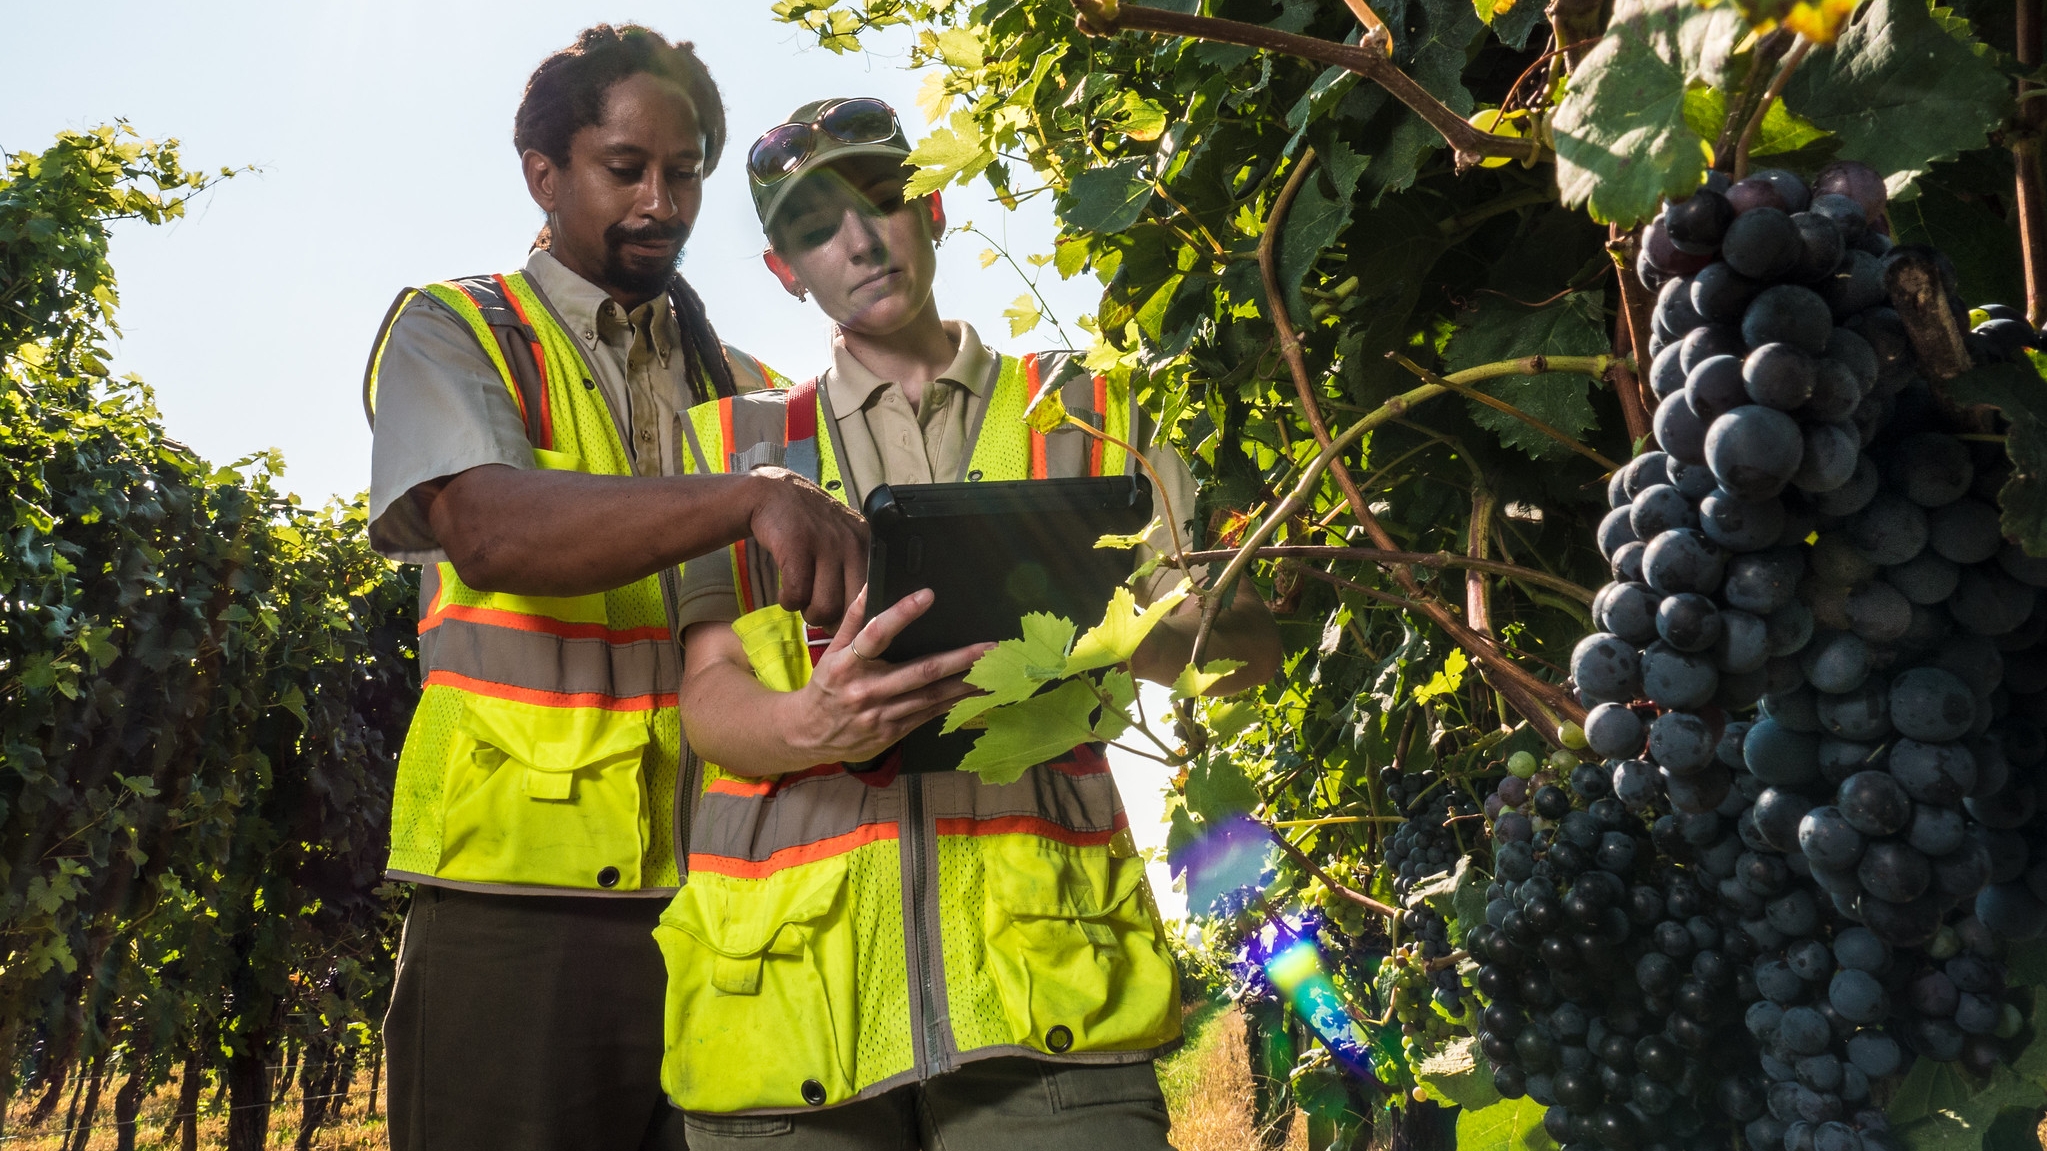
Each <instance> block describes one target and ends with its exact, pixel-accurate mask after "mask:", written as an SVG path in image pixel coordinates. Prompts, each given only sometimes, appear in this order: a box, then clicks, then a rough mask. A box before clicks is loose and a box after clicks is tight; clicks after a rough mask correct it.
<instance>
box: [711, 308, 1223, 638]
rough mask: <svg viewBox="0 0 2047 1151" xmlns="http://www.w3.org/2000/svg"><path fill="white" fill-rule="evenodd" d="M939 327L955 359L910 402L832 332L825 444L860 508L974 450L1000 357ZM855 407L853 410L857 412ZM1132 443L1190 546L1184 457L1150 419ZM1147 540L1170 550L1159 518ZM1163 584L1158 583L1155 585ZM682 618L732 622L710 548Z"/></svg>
mask: <svg viewBox="0 0 2047 1151" xmlns="http://www.w3.org/2000/svg"><path fill="white" fill-rule="evenodd" d="M945 332H946V334H947V335H948V336H951V337H952V338H953V341H954V343H955V344H956V345H957V346H958V348H959V350H958V351H957V352H955V353H954V354H953V358H952V363H951V365H949V366H948V367H947V368H946V369H945V371H944V372H942V373H941V374H940V375H939V377H938V378H937V379H935V380H933V381H932V382H931V383H930V384H929V385H927V386H926V387H925V388H924V395H923V398H922V400H921V402H919V403H918V404H917V406H916V407H914V408H913V407H911V405H910V401H909V399H908V397H906V396H904V395H903V390H902V388H901V387H899V386H897V385H896V384H895V383H894V382H893V381H890V380H884V379H882V378H880V377H879V376H877V375H875V374H874V373H873V372H872V371H870V370H869V369H868V367H867V365H865V364H863V363H861V362H860V361H859V360H856V359H854V358H853V355H852V353H851V352H848V351H847V350H846V345H845V342H844V341H843V340H841V339H839V338H837V337H834V338H833V340H832V366H831V368H830V369H829V370H827V371H826V372H825V374H824V377H823V379H822V380H821V381H820V386H821V387H823V388H824V389H825V393H826V396H827V397H828V398H829V399H830V400H831V405H832V411H833V413H834V414H835V415H836V416H837V417H838V422H837V424H836V425H835V435H836V437H837V438H836V439H834V441H833V443H832V447H833V448H834V449H835V450H836V451H837V452H838V454H839V466H840V468H841V469H842V470H843V471H844V473H845V475H846V479H847V481H848V485H849V496H850V502H851V503H852V504H853V505H854V506H855V507H858V506H859V505H860V502H861V500H863V499H864V498H865V497H866V495H867V493H868V492H870V491H873V490H874V488H875V487H877V486H878V485H880V484H885V483H887V484H929V483H954V482H957V481H960V480H963V479H965V478H966V476H965V474H964V472H965V468H966V465H967V461H968V460H970V459H971V458H972V457H973V452H974V445H973V442H972V439H971V437H972V434H973V429H975V428H978V427H979V426H980V422H981V415H982V413H983V412H985V411H986V410H987V407H988V399H989V397H990V396H991V395H992V394H993V393H994V391H995V383H996V380H997V379H998V378H999V377H1000V376H1001V373H1002V357H1001V356H1000V355H999V354H998V353H996V352H994V351H991V350H990V349H989V348H988V347H987V346H986V345H985V344H983V343H982V342H981V337H980V335H979V333H977V332H975V331H974V328H973V325H971V324H968V323H965V322H963V321H959V320H947V321H945ZM856 416H857V418H856ZM1132 434H1133V438H1132V442H1133V443H1140V444H1147V445H1148V446H1147V447H1146V448H1145V450H1144V458H1145V459H1146V460H1147V461H1149V462H1150V463H1151V466H1152V467H1153V469H1155V470H1156V471H1157V472H1158V474H1159V479H1160V480H1161V481H1162V487H1163V489H1164V490H1163V491H1161V492H1158V493H1154V497H1153V505H1152V506H1153V508H1154V510H1155V511H1156V512H1157V514H1158V515H1159V516H1160V517H1161V518H1163V517H1164V515H1165V510H1166V508H1167V506H1168V505H1170V506H1171V507H1172V508H1173V511H1174V514H1176V515H1177V516H1178V517H1179V518H1180V519H1181V521H1182V523H1181V525H1180V533H1181V538H1182V539H1185V540H1187V541H1188V546H1190V547H1192V546H1194V542H1193V541H1194V539H1195V537H1194V536H1193V535H1191V534H1189V533H1190V532H1191V531H1192V524H1191V521H1192V520H1193V519H1194V499H1195V486H1194V477H1193V475H1192V474H1191V473H1189V472H1188V470H1187V463H1186V461H1185V460H1182V459H1181V458H1180V455H1179V453H1177V452H1175V451H1174V450H1173V449H1172V447H1171V446H1169V445H1158V444H1150V438H1151V433H1150V430H1149V428H1148V427H1140V428H1133V429H1132ZM1151 545H1152V547H1150V548H1140V549H1138V562H1140V563H1141V562H1143V561H1144V560H1145V559H1147V558H1149V557H1150V555H1151V554H1152V548H1156V549H1157V550H1160V551H1170V550H1171V541H1170V537H1169V536H1168V534H1167V533H1166V531H1165V529H1164V528H1163V527H1161V528H1160V529H1159V530H1158V531H1157V532H1155V533H1154V535H1153V539H1152V541H1151ZM1180 578H1181V573H1180V572H1179V571H1177V570H1173V569H1167V568H1161V569H1160V570H1159V571H1158V572H1157V573H1156V574H1155V575H1154V577H1153V579H1152V580H1151V581H1150V582H1149V583H1148V584H1147V585H1146V586H1145V587H1144V588H1143V589H1142V591H1143V592H1144V593H1145V595H1144V598H1145V599H1147V600H1149V599H1150V597H1151V595H1152V594H1155V593H1156V592H1158V591H1160V590H1163V589H1170V588H1171V587H1172V586H1173V585H1174V584H1177V583H1178V582H1179V581H1180ZM1161 585H1163V589H1162V587H1161ZM676 614H677V621H678V626H679V627H684V628H687V627H688V626H690V625H691V624H694V623H708V622H715V623H730V622H732V621H733V620H735V619H738V618H739V598H738V596H736V595H735V594H734V593H733V589H732V562H731V559H730V557H729V555H728V554H727V553H726V552H723V551H719V552H714V553H712V554H710V555H708V556H705V557H703V558H702V559H697V560H691V561H690V562H689V563H688V564H685V565H684V566H683V574H682V596H681V605H680V607H679V608H678V610H677V613H676Z"/></svg>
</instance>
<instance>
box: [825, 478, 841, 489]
mask: <svg viewBox="0 0 2047 1151" xmlns="http://www.w3.org/2000/svg"><path fill="white" fill-rule="evenodd" d="M824 487H825V490H826V491H828V492H835V491H838V490H839V481H837V480H826V481H825V482H824Z"/></svg>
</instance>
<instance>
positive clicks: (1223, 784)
mask: <svg viewBox="0 0 2047 1151" xmlns="http://www.w3.org/2000/svg"><path fill="white" fill-rule="evenodd" d="M1186 795H1187V806H1188V807H1190V808H1193V809H1194V814H1196V815H1198V816H1200V817H1201V818H1202V819H1204V820H1207V821H1208V822H1210V823H1214V822H1216V821H1218V820H1221V819H1226V818H1228V817H1229V816H1232V815H1243V814H1246V813H1248V812H1251V811H1253V810H1255V809H1256V808H1257V807H1258V789H1257V788H1255V787H1253V786H1251V781H1250V779H1248V778H1246V776H1245V775H1244V769H1243V768H1241V767H1239V766H1237V761H1236V760H1233V759H1231V758H1229V757H1228V756H1225V755H1208V756H1203V757H1202V758H1201V759H1199V760H1196V761H1195V763H1194V764H1193V766H1192V767H1190V768H1188V770H1187V788H1186Z"/></svg>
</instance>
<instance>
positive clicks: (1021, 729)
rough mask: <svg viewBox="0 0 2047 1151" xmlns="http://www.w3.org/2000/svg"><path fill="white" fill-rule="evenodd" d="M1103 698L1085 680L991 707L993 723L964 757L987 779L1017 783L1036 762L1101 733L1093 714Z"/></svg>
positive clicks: (966, 766)
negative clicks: (1096, 731) (1096, 727)
mask: <svg viewBox="0 0 2047 1151" xmlns="http://www.w3.org/2000/svg"><path fill="white" fill-rule="evenodd" d="M1098 702H1099V701H1098V700H1096V698H1095V693H1094V691H1093V689H1092V688H1090V687H1089V686H1088V685H1087V684H1086V683H1085V682H1083V681H1081V680H1077V679H1075V680H1068V681H1067V682H1065V683H1062V684H1060V685H1059V686H1058V687H1055V688H1053V689H1052V690H1051V691H1048V692H1046V693H1045V694H1043V695H1035V696H1032V697H1031V698H1029V699H1026V700H1023V701H1022V702H1020V703H1011V704H1006V705H1004V706H1002V707H998V708H994V709H992V710H990V711H989V712H987V721H988V729H987V730H986V731H983V732H982V733H981V735H980V738H978V739H976V740H975V741H974V747H973V750H971V751H969V752H967V754H966V758H964V759H962V760H960V766H959V769H960V770H961V771H971V772H973V773H974V774H976V775H979V776H980V777H981V782H983V783H1014V782H1016V780H1017V779H1018V778H1019V777H1021V776H1022V775H1023V773H1024V772H1025V771H1026V770H1028V769H1029V768H1030V767H1031V766H1032V765H1034V764H1040V763H1044V762H1045V761H1046V760H1050V759H1057V758H1059V757H1060V756H1062V755H1064V754H1066V753H1067V752H1069V751H1072V750H1073V749H1074V748H1076V747H1079V746H1080V745H1081V744H1083V743H1086V742H1088V741H1089V740H1091V739H1093V738H1094V737H1095V733H1094V728H1093V725H1092V724H1090V723H1089V721H1088V717H1089V716H1090V715H1091V714H1092V713H1093V712H1094V710H1095V707H1096V705H1097V703H1098Z"/></svg>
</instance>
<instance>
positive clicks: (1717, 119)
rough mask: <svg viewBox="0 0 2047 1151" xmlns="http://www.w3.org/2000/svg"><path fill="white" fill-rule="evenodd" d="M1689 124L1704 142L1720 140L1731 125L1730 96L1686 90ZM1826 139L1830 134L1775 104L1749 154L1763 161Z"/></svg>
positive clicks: (1701, 86)
mask: <svg viewBox="0 0 2047 1151" xmlns="http://www.w3.org/2000/svg"><path fill="white" fill-rule="evenodd" d="M1685 123H1687V124H1690V125H1691V126H1692V131H1694V132H1697V133H1698V134H1699V138H1700V139H1702V140H1714V139H1717V138H1718V137H1719V135H1720V129H1721V126H1722V125H1724V124H1726V123H1727V95H1726V93H1724V92H1722V91H1720V90H1719V89H1718V88H1711V87H1708V86H1706V85H1704V84H1694V85H1692V86H1691V87H1690V88H1687V89H1685ZM1826 138H1827V133H1825V132H1822V131H1821V130H1819V129H1818V128H1815V127H1813V126H1812V124H1810V123H1808V122H1807V121H1806V120H1805V118H1804V117H1802V116H1800V115H1798V114H1797V113H1795V112H1792V111H1790V110H1789V109H1787V108H1785V107H1784V101H1782V100H1773V101H1771V103H1770V110H1769V111H1767V112H1765V113H1763V122H1762V124H1761V125H1760V126H1759V127H1758V128H1757V129H1756V140H1755V143H1754V144H1752V145H1750V147H1749V150H1748V154H1749V155H1750V156H1757V157H1760V156H1775V155H1779V154H1781V153H1784V152H1796V151H1797V150H1799V149H1800V148H1803V147H1805V146H1807V145H1808V144H1813V143H1816V142H1818V141H1820V140H1824V139H1826Z"/></svg>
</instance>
